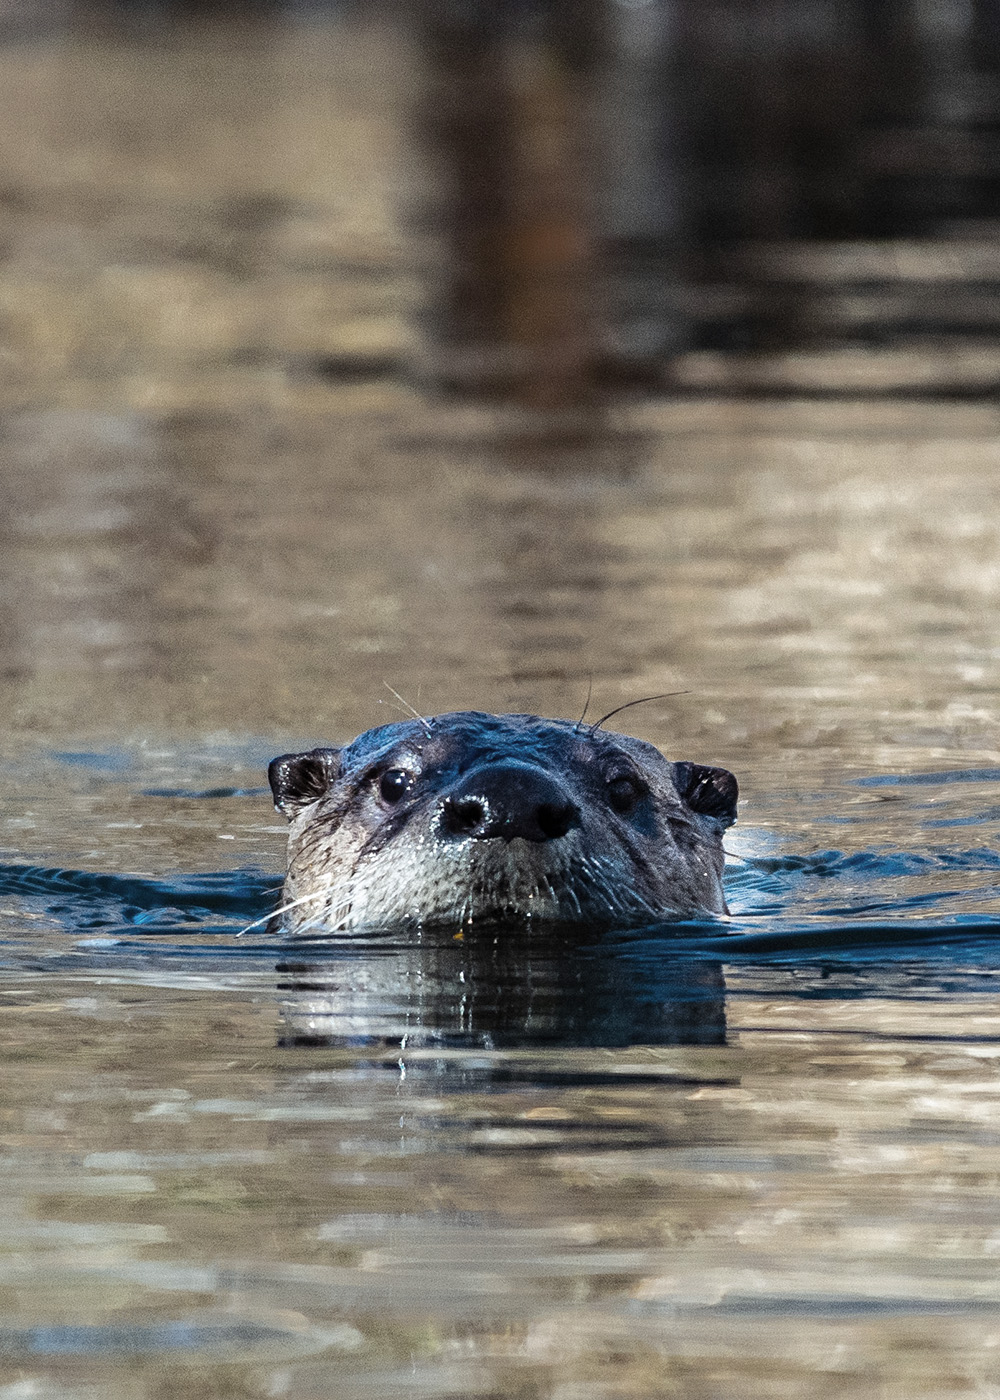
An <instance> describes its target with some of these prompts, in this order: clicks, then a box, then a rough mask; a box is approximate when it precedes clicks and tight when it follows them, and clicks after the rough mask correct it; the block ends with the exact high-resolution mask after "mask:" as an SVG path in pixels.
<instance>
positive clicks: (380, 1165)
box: [0, 16, 1000, 1400]
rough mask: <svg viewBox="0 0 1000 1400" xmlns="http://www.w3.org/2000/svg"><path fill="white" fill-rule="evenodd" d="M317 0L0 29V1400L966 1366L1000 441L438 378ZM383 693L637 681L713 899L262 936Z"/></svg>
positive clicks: (919, 418) (529, 1389)
mask: <svg viewBox="0 0 1000 1400" xmlns="http://www.w3.org/2000/svg"><path fill="white" fill-rule="evenodd" d="M313 23H314V21H313V20H310V19H309V18H308V16H306V17H305V18H302V17H300V18H299V20H297V21H296V22H295V23H292V22H291V21H290V22H289V24H288V25H287V27H286V28H284V29H282V30H281V36H282V38H281V42H280V43H277V44H274V43H271V42H270V41H268V42H266V43H264V42H261V41H260V35H259V34H256V35H255V33H254V32H248V33H247V34H246V35H245V36H244V38H243V39H242V40H241V41H240V43H238V44H235V46H234V41H233V39H232V35H228V36H226V35H222V36H220V35H219V34H216V33H214V31H213V30H212V29H211V26H208V27H207V28H205V27H202V28H201V29H199V31H198V34H197V35H196V40H195V39H191V40H190V42H189V41H188V40H186V39H185V38H184V32H186V31H181V30H178V31H177V33H176V34H175V35H174V36H173V38H172V40H171V42H170V43H169V44H164V43H163V42H162V39H161V40H157V41H156V42H152V41H150V42H147V41H146V40H145V39H142V37H141V36H139V37H138V38H137V37H136V36H135V35H132V37H131V38H129V37H127V36H126V37H125V38H123V37H122V36H121V35H120V34H118V35H112V36H111V37H109V36H108V35H107V34H105V35H104V36H101V35H96V36H95V34H94V33H92V32H86V33H76V34H75V35H74V34H72V33H70V34H63V35H61V36H57V38H58V42H57V41H56V40H54V39H53V38H52V37H51V36H48V37H46V36H45V35H40V36H35V37H31V36H21V37H20V38H19V39H18V40H17V42H16V43H15V42H13V41H12V42H10V43H5V44H4V45H3V47H2V48H0V64H2V65H3V71H4V74H5V75H6V77H5V81H4V83H0V106H2V108H3V113H2V115H3V129H4V130H5V131H6V132H7V133H8V138H7V145H6V147H5V149H4V151H3V153H0V159H2V162H3V169H4V172H5V174H4V178H5V180H6V181H7V187H8V189H9V190H10V191H13V194H12V196H11V200H10V201H8V202H9V205H10V208H9V209H8V212H7V214H5V218H6V219H7V223H6V225H5V228H6V231H7V235H9V240H8V246H7V253H6V258H5V261H4V263H3V267H2V269H0V295H2V298H3V307H4V316H5V317H6V320H5V321H4V326H5V329H4V335H6V336H7V340H6V341H5V345H6V346H7V349H6V350H5V355H6V356H7V359H6V361H5V363H9V366H10V373H9V374H8V375H7V377H6V378H5V382H4V386H3V388H2V390H0V450H2V455H3V462H4V469H5V485H6V491H5V509H4V511H3V520H2V523H0V754H2V759H0V767H2V777H3V792H4V803H3V811H2V813H0V962H2V965H3V971H4V981H3V992H2V1000H3V1003H4V1017H3V1023H2V1036H3V1065H4V1074H3V1077H2V1082H0V1148H2V1151H0V1171H2V1172H3V1174H4V1176H5V1184H4V1192H3V1195H4V1202H5V1206H4V1209H3V1211H2V1212H0V1290H2V1306H0V1400H36V1398H38V1400H71V1398H72V1400H77V1397H93V1396H101V1397H102V1400H104V1397H107V1400H172V1398H173V1397H177V1400H180V1397H196V1396H197V1397H202V1396H204V1397H208V1396H213V1397H215V1396H227V1397H234V1398H235V1397H241V1398H242V1397H248V1400H249V1398H250V1397H253V1400H257V1397H265V1396H267V1397H271V1396H287V1397H290V1400H312V1397H316V1400H319V1398H320V1397H324V1400H325V1397H329V1396H337V1397H338V1400H340V1398H341V1397H343V1398H344V1400H348V1398H350V1400H353V1397H358V1400H363V1398H364V1397H375V1396H378V1397H379V1400H385V1397H392V1396H396V1395H400V1396H402V1395H405V1396H407V1397H412V1396H414V1395H420V1396H426V1397H439V1396H440V1397H446V1396H456V1397H459V1396H460V1397H467V1396H491V1397H493V1396H504V1397H515V1396H516V1397H539V1400H543V1397H544V1400H624V1398H625V1397H635V1400H648V1398H649V1397H675V1396H676V1397H684V1400H691V1397H695V1400H713V1398H714V1397H721V1396H732V1395H737V1394H738V1395H740V1396H741V1397H742V1396H745V1397H752V1400H758V1398H759V1400H772V1398H773V1400H778V1397H786V1396H789V1395H805V1394H808V1395H817V1396H827V1395H828V1396H830V1397H834V1396H836V1397H838V1398H839V1397H845V1396H850V1397H855V1396H856V1397H858V1400H860V1397H869V1396H872V1395H877V1396H879V1397H880V1400H896V1397H898V1398H899V1400H904V1397H906V1400H910V1397H914V1396H927V1397H935V1400H937V1398H938V1397H942V1396H959V1395H961V1396H965V1395H968V1396H980V1397H981V1396H987V1395H992V1394H994V1393H995V1391H996V1390H997V1387H998V1386H1000V1366H998V1360H997V1350H998V1341H1000V1288H998V1283H997V1256H998V1253H1000V1216H998V1209H997V1198H998V1172H1000V1167H998V1162H1000V1158H998V1147H1000V1134H998V1129H997V1107H998V1094H1000V1078H998V1076H997V1075H996V1074H994V1072H993V1069H991V1066H993V1068H994V1069H995V1068H996V1067H997V1063H998V1058H1000V1016H998V1011H997V1006H998V1001H997V993H998V990H1000V986H998V981H1000V951H998V944H997V937H996V935H997V931H998V928H1000V919H998V913H1000V908H998V902H1000V854H998V852H1000V845H998V841H997V825H998V820H1000V800H998V796H997V792H998V784H997V779H998V776H1000V756H998V752H997V725H996V709H995V696H996V694H997V688H998V679H1000V676H998V672H1000V648H998V644H997V630H996V617H997V604H998V595H1000V567H998V562H997V561H998V560H1000V524H998V519H1000V517H998V515H997V512H996V511H995V510H994V509H993V508H992V501H993V498H994V495H995V483H996V480H997V469H998V466H1000V460H998V458H1000V449H998V447H997V441H998V431H997V430H998V427H1000V413H998V410H997V408H996V406H995V405H994V404H993V403H991V402H989V401H986V402H983V403H980V404H962V403H940V402H938V403H929V402H926V403H921V402H919V401H913V402H888V401H883V402H875V401H869V400H865V399H863V398H858V399H857V400H850V399H845V400H843V401H840V402H832V401H827V402H815V401H813V402H806V401H787V402H786V401H780V400H775V401H772V402H761V403H756V404H737V403H734V402H728V401H724V400H721V399H720V400H715V399H713V398H712V397H710V396H708V395H702V396H700V397H697V398H690V399H684V398H673V399H670V400H666V399H663V400H657V399H653V400H649V401H645V402H643V403H637V402H627V403H625V402H622V403H616V404H605V405H604V406H603V407H602V408H601V409H600V411H599V412H597V411H595V412H594V413H593V414H592V415H589V416H588V415H584V416H583V417H576V418H572V419H571V420H570V419H567V418H565V417H559V416H558V415H556V416H555V417H554V418H553V417H550V418H545V417H544V415H540V414H538V413H535V412H534V411H532V413H527V414H526V413H524V412H517V411H513V410H511V409H510V408H509V407H507V408H505V407H503V406H502V405H497V404H493V405H492V406H482V405H480V406H475V405H471V404H468V403H466V404H461V403H459V402H456V401H449V400H445V399H434V398H433V397H432V396H428V395H427V394H425V393H424V391H423V388H424V386H423V385H422V384H421V382H420V379H419V376H418V375H415V374H413V375H400V374H394V373H392V372H390V370H391V367H392V365H395V364H398V363H399V362H400V357H401V356H403V358H405V354H404V352H405V351H406V347H407V345H408V344H409V342H408V341H407V336H410V335H411V334H412V335H413V336H416V335H417V332H416V331H414V330H413V327H414V326H419V324H420V317H419V315H418V314H417V313H418V311H419V307H420V305H421V301H422V299H425V300H428V301H430V300H432V299H433V296H434V291H433V278H432V277H431V276H430V273H429V272H428V262H427V258H426V247H425V245H424V244H422V243H421V242H420V241H419V238H418V235H417V233H415V232H414V227H415V225H414V224H413V223H412V222H411V223H407V218H408V217H409V216H408V215H407V210H406V199H405V198H403V195H401V194H400V191H403V193H404V194H405V192H406V190H407V188H408V185H407V180H408V179H409V176H410V174H412V170H413V168H414V167H413V164H412V162H413V159H414V157H413V153H412V151H410V150H409V148H407V147H405V146H401V145H400V142H399V139H398V138H399V133H400V129H401V128H400V125H399V119H398V107H399V105H400V104H402V103H404V101H406V100H407V98H408V91H409V90H408V89H407V87H406V84H405V83H403V82H400V83H399V84H396V83H386V82H385V81H383V80H382V79H381V78H380V77H379V74H380V73H382V71H383V70H382V69H380V68H379V67H378V64H376V63H375V62H374V60H373V57H372V55H373V54H376V55H384V54H385V52H386V51H387V50H386V49H385V44H387V43H390V42H391V41H392V42H394V41H393V37H392V36H391V35H389V36H388V37H387V36H386V35H385V34H382V35H381V37H379V35H378V34H376V33H374V31H373V30H372V29H371V28H370V27H368V26H366V24H365V23H364V22H363V20H357V19H355V20H354V21H352V22H351V23H352V24H353V26H354V27H353V28H352V27H351V25H347V27H346V28H344V29H340V30H335V31H334V30H331V31H327V30H326V29H316V28H311V27H310V26H311V25H312V24H313ZM345 23H346V22H345ZM189 37H190V36H189ZM272 37H273V36H272ZM154 38H155V36H154ZM376 40H377V42H376ZM373 45H374V47H373ZM379 45H381V46H382V47H379ZM392 52H393V54H395V57H394V58H393V63H394V64H395V65H396V66H395V68H394V69H393V71H394V72H396V73H397V74H402V75H404V76H405V75H406V74H407V73H409V72H410V71H411V70H410V68H409V67H408V66H407V65H408V63H409V59H408V58H407V56H406V55H407V52H408V51H407V50H406V49H405V45H404V46H403V47H401V48H399V49H398V50H395V49H394V50H392ZM178 72H181V73H183V74H184V75H185V78H184V82H183V83H182V84H180V87H178V86H176V84H177V81H178V80H177V73H178ZM8 79H9V81H8ZM248 79H252V80H253V81H248ZM293 79H294V81H293ZM116 113H117V116H116V115H115V114H116ZM303 133H307V135H308V139H306V137H304V136H303ZM331 151H333V152H334V157H333V168H334V174H333V175H331V174H330V169H331V165H330V161H331V156H330V154H329V153H330V152H331ZM408 172H409V174H408ZM15 194H16V198H15V197H14V195H15ZM408 197H409V196H408V195H407V196H406V198H408ZM248 201H250V202H249V203H248ZM254 201H255V202H254ZM248 211H249V212H248ZM254 211H256V212H255V213H254ZM251 213H254V217H253V218H251V217H250V214H251ZM182 235H183V236H182ZM95 328H96V329H95ZM387 347H388V348H387ZM401 347H402V349H401ZM362 350H363V351H364V354H362ZM407 353H408V352H407ZM324 356H325V357H326V358H325V359H323V357H324ZM352 356H353V358H351V357H352ZM365 356H367V359H366V358H365ZM417 358H418V359H419V356H418V357H417ZM348 360H349V361H350V363H351V364H352V365H354V367H355V370H356V369H357V366H358V364H359V363H362V367H363V368H364V366H367V368H366V369H364V373H354V372H353V371H352V375H350V376H346V377H345V376H344V375H343V374H341V373H340V370H339V369H338V368H337V367H338V366H340V367H341V369H342V368H343V365H344V364H345V363H347V361H348ZM320 362H322V363H321V369H323V372H322V373H319V372H317V371H316V365H317V363H320ZM323 366H325V368H323ZM387 366H389V369H387ZM338 376H339V377H338ZM386 682H388V684H389V685H390V686H392V687H393V688H394V689H395V690H397V691H399V692H400V694H401V695H403V696H404V697H405V699H406V700H407V701H408V702H409V703H412V704H414V705H415V706H417V707H419V708H420V709H421V710H423V711H426V712H434V711H439V710H446V709H456V708H466V707H468V708H484V709H495V710H528V711H532V712H537V713H542V714H553V715H572V716H575V715H577V714H579V713H580V711H581V710H582V708H583V705H584V700H585V697H586V695H587V692H588V689H589V688H591V687H592V691H593V702H592V703H593V704H594V706H595V707H599V708H595V710H594V711H592V713H601V712H602V711H604V710H608V709H610V708H611V707H612V706H613V705H615V704H618V703H622V702H624V701H626V700H630V699H634V698H637V697H638V696H640V695H642V694H652V693H655V692H663V691H675V690H676V691H683V692H685V693H684V694H682V695H679V696H677V697H676V698H674V699H672V700H670V701H667V702H659V703H655V704H651V705H650V706H648V707H643V708H636V709H632V710H630V711H628V712H627V715H623V716H621V717H620V721H619V722H622V723H624V721H625V720H626V719H627V721H628V728H629V732H631V733H635V734H638V735H641V736H642V737H644V738H647V739H650V740H651V741H653V742H654V743H657V744H659V745H660V746H662V747H663V749H664V750H665V751H666V752H667V753H668V754H669V755H670V756H671V757H675V758H689V759H693V760H696V761H702V762H715V763H722V764H724V765H725V766H727V767H729V768H731V769H732V770H733V771H735V772H736V773H737V774H738V775H739V778H740V782H741V786H742V790H743V808H742V812H743V815H742V819H741V822H740V824H739V825H738V826H737V827H736V828H735V829H734V830H733V831H732V832H731V833H730V835H729V837H728V838H727V845H728V846H729V847H730V848H731V851H732V861H731V865H730V872H729V882H728V888H729V898H730V903H731V906H732V910H733V917H732V921H731V922H730V923H728V924H722V925H714V926H702V927H699V926H695V925H688V926H684V927H680V928H675V929H672V930H670V929H666V930H664V929H661V930H653V931H646V932H643V933H638V934H637V933H630V934H622V935H615V936H609V937H607V938H605V939H602V940H600V941H596V942H594V941H583V942H574V941H572V940H565V939H564V940H557V941H553V940H548V941H546V940H538V939H531V938H527V939H525V938H517V937H515V936H513V935H512V936H511V937H510V938H509V939H496V938H485V939H478V940H477V939H475V938H469V939H463V940H456V939H454V938H449V937H447V936H444V937H440V936H437V937H431V936H429V935H428V936H425V937H423V938H419V939H411V940H408V941H404V942H401V941H399V940H394V939H393V938H391V937H382V938H378V937H375V938H371V939H358V940H340V941H337V940H333V941H331V942H329V943H328V944H326V945H323V946H317V945H315V944H311V945H305V946H290V945H288V944H283V943H281V942H280V941H277V940H275V939H274V937H273V936H272V935H270V934H268V933H267V932H266V924H265V923H262V922H261V921H262V920H264V919H265V918H266V915H267V913H268V911H269V910H270V909H271V908H272V907H273V904H274V902H275V901H276V899H277V891H278V887H279V885H280V878H281V871H282V868H283V831H284V827H283V824H282V822H281V820H280V819H279V818H278V817H277V816H276V815H275V813H274V812H273V810H272V808H271V806H270V802H269V798H268V793H267V791H266V787H265V783H264V769H265V766H266V763H267V760H268V759H269V758H270V757H272V756H273V755H274V754H277V753H279V752H282V751H288V750H290V749H292V748H295V747H300V746H305V745H311V744H313V743H317V742H321V741H326V742H338V741H341V740H345V739H349V738H351V737H353V736H354V735H355V734H356V733H357V732H359V731H360V730H362V729H364V728H367V727H369V726H370V725H372V724H375V723H379V722H382V721H384V720H386V719H388V718H393V717H395V713H396V712H395V710H394V708H393V707H394V705H395V703H396V702H395V701H394V699H393V697H392V695H391V694H390V692H389V691H388V690H387V689H386V685H385V683H386ZM244 930H245V931H244Z"/></svg>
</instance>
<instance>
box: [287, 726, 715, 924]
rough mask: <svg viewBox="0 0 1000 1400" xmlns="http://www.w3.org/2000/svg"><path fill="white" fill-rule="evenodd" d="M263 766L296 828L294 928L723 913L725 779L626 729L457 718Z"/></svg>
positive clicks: (386, 730)
mask: <svg viewBox="0 0 1000 1400" xmlns="http://www.w3.org/2000/svg"><path fill="white" fill-rule="evenodd" d="M268 776H269V778H270V782H271V789H272V791H273V793H274V801H275V806H276V807H277V808H278V810H279V811H281V812H283V813H284V814H285V816H287V817H288V819H289V821H290V823H291V830H290V834H289V849H288V876H287V879H286V882H285V891H284V893H285V898H284V901H283V903H284V905H285V907H286V909H285V916H284V926H285V927H286V928H287V929H289V930H290V931H292V932H295V933H305V932H307V931H316V932H321V931H323V930H329V931H337V930H360V929H369V930H370V929H388V928H398V927H400V926H405V925H411V926H413V925H415V926H426V925H442V924H444V925H450V926H453V927H455V928H456V930H457V929H461V928H465V927H467V926H468V925H470V924H476V923H510V922H519V923H524V922H526V921H536V920H537V921H539V922H544V923H557V924H563V925H565V924H579V925H591V926H603V927H609V926H612V927H636V926H639V925H642V924H650V923H654V922H656V921H658V920H663V919H671V918H684V917H691V916H696V915H699V914H725V913H726V912H727V911H726V904H725V899H724V897H723V893H722V868H723V864H724V856H723V852H722V833H723V831H724V830H725V828H726V827H727V826H729V825H731V823H732V822H733V821H735V819H736V798H737V784H736V779H735V778H734V777H733V775H732V774H731V773H729V772H727V771H726V770H725V769H724V768H710V767H704V766H702V765H700V764H696V763H671V762H669V761H668V760H667V759H665V758H664V757H663V755H662V754H661V753H660V752H659V751H658V750H657V749H655V748H653V746H652V745H651V744H646V743H643V742H642V741H641V740H639V739H632V738H628V737H626V736H625V735H622V734H612V733H608V732H606V731H604V730H594V729H590V728H587V727H584V726H581V725H579V724H574V723H573V722H572V721H569V720H549V719H539V718H538V717H537V716H535V715H488V714H479V713H476V712H463V713H457V714H447V715H439V716H437V717H436V718H433V719H429V720H412V721H409V720H408V721H404V722H402V723H399V724H388V725H383V726H381V727H380V728H378V729H372V730H369V731H368V732H367V733H366V734H362V735H361V737H360V738H358V739H356V740H355V741H354V742H353V743H352V744H349V745H348V746H346V747H345V748H342V749H332V748H330V749H326V748H323V749H312V750H311V751H310V752H308V753H299V754H284V755H282V756H281V757H280V758H276V759H275V760H274V761H273V763H272V764H271V765H270V769H269V773H268Z"/></svg>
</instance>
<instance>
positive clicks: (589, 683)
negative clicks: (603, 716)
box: [573, 671, 594, 734]
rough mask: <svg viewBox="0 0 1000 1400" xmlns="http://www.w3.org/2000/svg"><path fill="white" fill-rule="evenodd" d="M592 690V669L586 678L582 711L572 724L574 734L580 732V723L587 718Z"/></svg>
mask: <svg viewBox="0 0 1000 1400" xmlns="http://www.w3.org/2000/svg"><path fill="white" fill-rule="evenodd" d="M593 691H594V673H593V671H591V673H590V676H589V677H588V680H587V698H586V700H585V701H584V705H583V713H582V714H581V715H580V718H579V719H578V720H577V722H576V724H574V726H573V733H574V734H579V732H580V725H581V724H582V723H583V721H584V720H585V719H586V718H587V711H588V710H589V709H590V697H591V695H592V694H593Z"/></svg>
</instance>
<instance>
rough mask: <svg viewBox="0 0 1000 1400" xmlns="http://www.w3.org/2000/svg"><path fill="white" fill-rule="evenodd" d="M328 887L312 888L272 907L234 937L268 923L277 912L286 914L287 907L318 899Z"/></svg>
mask: <svg viewBox="0 0 1000 1400" xmlns="http://www.w3.org/2000/svg"><path fill="white" fill-rule="evenodd" d="M327 888H328V887H324V888H322V889H318V890H313V892H312V894H303V895H300V896H299V898H298V899H293V900H290V901H289V903H288V904H282V905H280V906H279V907H278V908H277V909H272V910H271V912H270V914H265V915H264V917H263V918H262V919H254V921H253V923H252V924H247V926H246V928H241V929H240V931H239V933H237V934H236V935H235V937H236V938H242V937H243V935H244V934H245V933H249V932H250V930H251V929H252V928H259V926H260V925H261V924H269V923H270V922H271V920H272V919H276V918H277V917H278V915H279V914H287V913H288V911H289V909H296V908H298V906H299V905H300V904H309V903H310V902H311V901H312V900H314V899H319V898H320V897H321V896H322V895H324V894H325V893H326V890H327Z"/></svg>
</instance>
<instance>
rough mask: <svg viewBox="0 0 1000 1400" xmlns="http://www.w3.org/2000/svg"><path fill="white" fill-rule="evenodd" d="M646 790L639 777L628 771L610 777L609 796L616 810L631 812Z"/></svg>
mask: <svg viewBox="0 0 1000 1400" xmlns="http://www.w3.org/2000/svg"><path fill="white" fill-rule="evenodd" d="M644 792H645V788H644V787H643V786H642V784H641V783H640V782H639V781H638V779H637V778H633V777H632V776H631V775H630V774H628V773H619V774H618V776H617V777H615V778H609V779H608V797H609V798H610V800H611V805H612V807H613V808H614V809H615V811H616V812H630V811H631V810H632V808H633V807H634V806H635V804H636V803H637V802H638V801H639V798H640V797H641V796H642V795H643V793H644Z"/></svg>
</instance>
